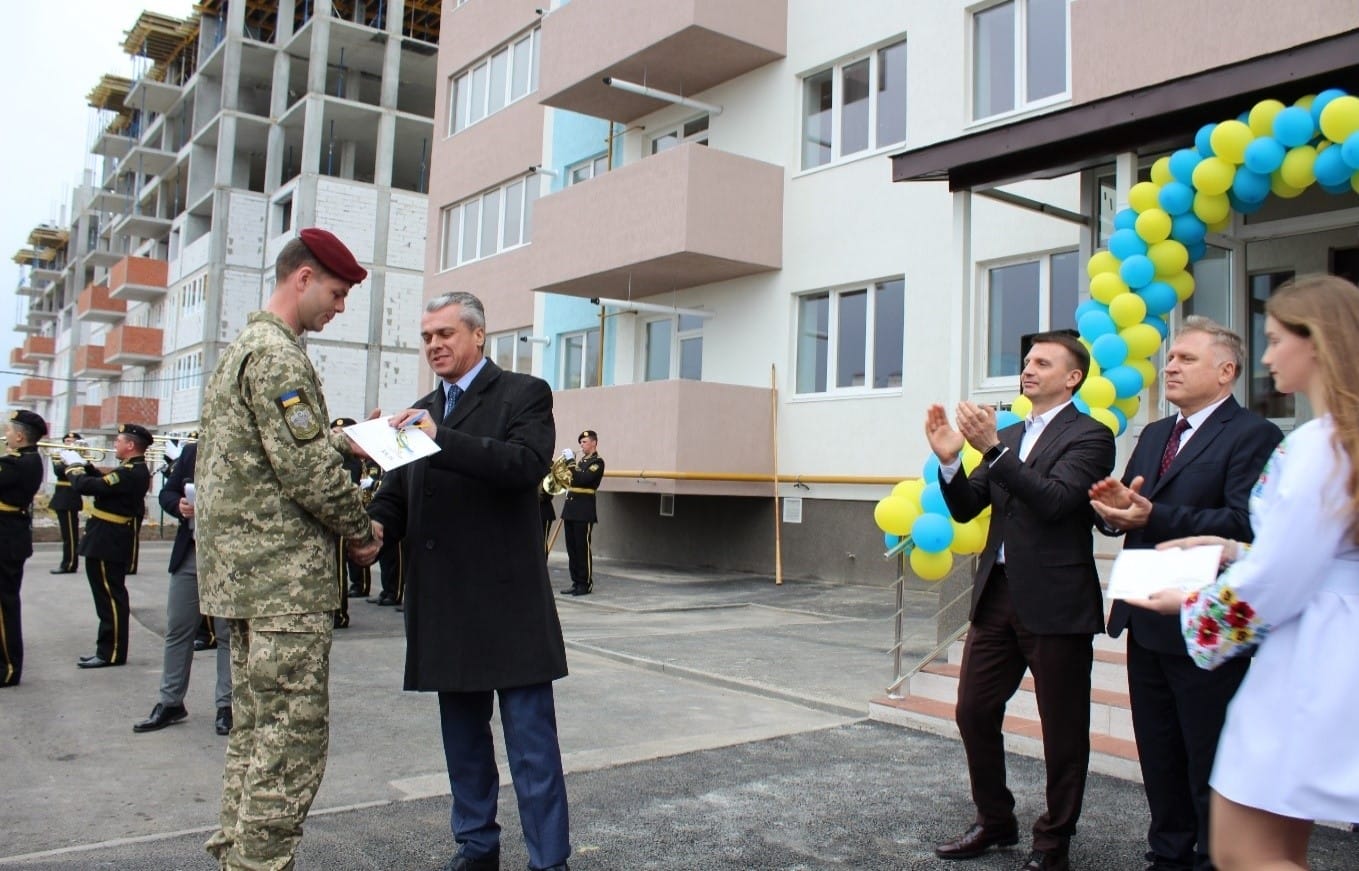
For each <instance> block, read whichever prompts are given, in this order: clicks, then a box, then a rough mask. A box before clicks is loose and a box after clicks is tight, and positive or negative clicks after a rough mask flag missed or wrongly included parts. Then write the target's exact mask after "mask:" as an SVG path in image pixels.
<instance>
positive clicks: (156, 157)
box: [118, 143, 175, 177]
mask: <svg viewBox="0 0 1359 871" xmlns="http://www.w3.org/2000/svg"><path fill="white" fill-rule="evenodd" d="M174 165H175V153H174V152H173V151H166V150H165V149H163V148H156V147H154V146H151V145H142V144H140V143H139V144H137V145H134V146H132V150H131V151H129V152H128V153H127V157H124V158H123V159H122V161H121V162H120V163H119V164H118V166H119V169H124V170H127V169H134V170H136V171H137V173H138V174H139V175H143V176H147V177H150V176H153V175H161V174H163V173H164V172H165V170H167V169H169V168H170V167H172V166H174Z"/></svg>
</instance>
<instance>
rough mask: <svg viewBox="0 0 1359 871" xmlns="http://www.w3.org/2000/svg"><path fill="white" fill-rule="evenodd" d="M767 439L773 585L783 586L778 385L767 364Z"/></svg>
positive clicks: (772, 368) (770, 367)
mask: <svg viewBox="0 0 1359 871" xmlns="http://www.w3.org/2000/svg"><path fill="white" fill-rule="evenodd" d="M769 438H770V442H771V443H772V447H773V455H774V474H773V476H772V481H771V483H772V484H773V485H774V585H775V586H782V585H783V518H782V517H780V516H779V385H778V378H777V373H776V370H775V368H774V364H773V363H770V364H769Z"/></svg>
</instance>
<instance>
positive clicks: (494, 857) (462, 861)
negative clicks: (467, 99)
mask: <svg viewBox="0 0 1359 871" xmlns="http://www.w3.org/2000/svg"><path fill="white" fill-rule="evenodd" d="M443 871H500V854H499V853H492V854H491V855H489V856H482V857H481V858H480V859H470V858H468V857H467V856H464V855H463V854H461V853H459V854H458V855H456V856H454V857H453V858H452V859H449V860H448V864H447V865H445V866H444V868H443Z"/></svg>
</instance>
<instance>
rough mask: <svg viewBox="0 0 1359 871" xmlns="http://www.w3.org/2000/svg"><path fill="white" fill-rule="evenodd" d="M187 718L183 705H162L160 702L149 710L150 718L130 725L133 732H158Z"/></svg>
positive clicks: (187, 711) (186, 709) (187, 714)
mask: <svg viewBox="0 0 1359 871" xmlns="http://www.w3.org/2000/svg"><path fill="white" fill-rule="evenodd" d="M187 716H189V710H188V708H185V707H184V706H183V705H162V704H161V703H160V702H157V703H156V706H155V707H154V708H152V709H151V716H149V717H147V718H146V719H145V720H141V721H140V722H137V723H133V724H132V731H134V732H158V731H160V730H161V729H164V728H165V727H166V726H173V725H174V724H175V723H178V722H180V721H182V720H183V719H184V718H185V717H187Z"/></svg>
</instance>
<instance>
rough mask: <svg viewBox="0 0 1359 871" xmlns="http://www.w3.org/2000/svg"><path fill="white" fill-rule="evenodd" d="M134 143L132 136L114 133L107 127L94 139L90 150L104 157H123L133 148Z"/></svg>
mask: <svg viewBox="0 0 1359 871" xmlns="http://www.w3.org/2000/svg"><path fill="white" fill-rule="evenodd" d="M133 145H134V143H133V141H132V137H131V136H124V135H123V134H122V133H114V132H112V131H110V130H108V129H107V128H106V129H105V130H104V131H103V132H102V133H100V134H99V138H98V139H96V140H95V141H94V146H93V147H92V148H91V149H90V151H91V152H93V153H95V154H98V155H101V156H103V157H113V158H121V157H123V156H124V155H126V154H127V153H128V152H129V151H131V150H132V146H133Z"/></svg>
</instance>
